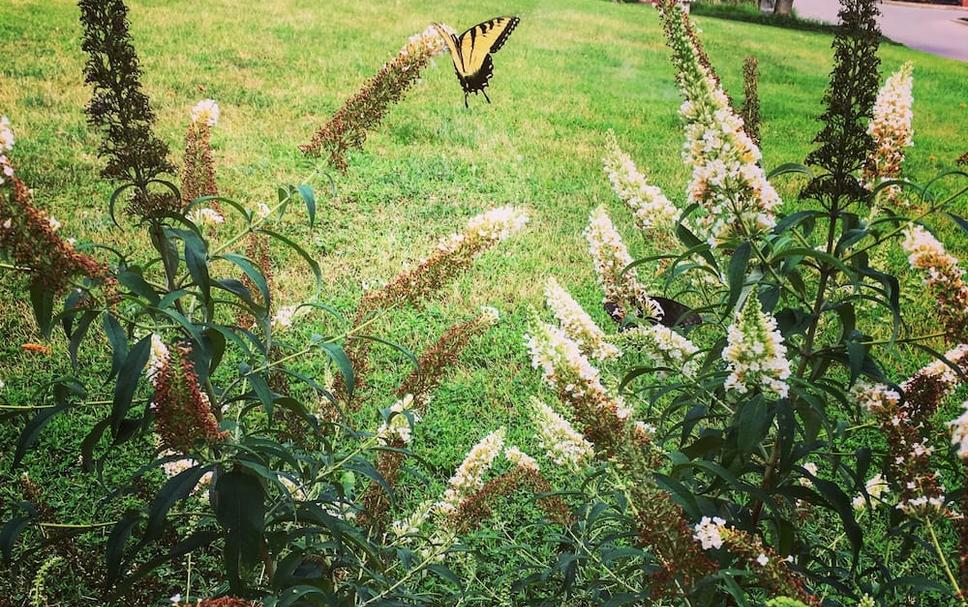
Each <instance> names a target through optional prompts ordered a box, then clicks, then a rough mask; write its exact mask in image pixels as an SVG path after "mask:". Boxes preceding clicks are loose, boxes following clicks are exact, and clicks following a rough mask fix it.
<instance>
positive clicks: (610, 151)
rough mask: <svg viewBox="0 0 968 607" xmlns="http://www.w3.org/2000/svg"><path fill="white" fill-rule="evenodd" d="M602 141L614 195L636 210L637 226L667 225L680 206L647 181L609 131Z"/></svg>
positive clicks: (658, 226) (633, 210)
mask: <svg viewBox="0 0 968 607" xmlns="http://www.w3.org/2000/svg"><path fill="white" fill-rule="evenodd" d="M605 145H606V153H605V158H604V159H603V161H602V163H603V165H604V168H605V174H606V175H607V176H608V181H609V183H611V184H612V190H613V191H614V192H615V194H616V196H618V197H619V199H621V200H622V202H624V203H625V204H626V205H627V206H628V207H629V209H631V210H632V213H633V214H635V221H636V223H637V224H638V226H639V227H640V228H641V229H643V230H647V229H649V228H658V229H662V230H668V229H670V228H671V227H672V226H673V225H674V224H675V222H676V219H677V218H678V217H679V209H677V208H676V206H675V205H674V204H672V203H671V202H669V199H668V198H666V196H665V194H663V193H662V190H661V189H660V188H658V187H656V186H654V185H649V183H648V181H647V180H646V178H645V176H644V175H642V174H641V173H640V172H639V170H638V168H637V167H636V166H635V162H634V161H633V160H632V157H631V156H629V155H628V154H626V153H625V152H624V151H623V150H622V148H621V147H619V145H618V141H617V140H616V139H615V134H614V133H613V132H612V131H609V132H608V134H607V135H606V143H605Z"/></svg>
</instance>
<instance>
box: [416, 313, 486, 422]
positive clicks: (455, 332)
mask: <svg viewBox="0 0 968 607" xmlns="http://www.w3.org/2000/svg"><path fill="white" fill-rule="evenodd" d="M499 319H500V314H499V313H498V311H497V310H496V309H495V308H492V307H489V306H485V307H483V308H481V313H480V315H479V316H478V317H477V318H475V319H473V320H469V321H467V322H462V323H458V324H455V325H453V326H451V327H450V328H449V329H447V330H446V331H445V332H444V333H443V334H442V335H441V336H440V338H439V339H438V340H437V342H436V343H435V344H434V345H433V346H431V347H430V348H427V349H426V350H425V351H424V352H423V353H422V354H421V355H420V360H419V361H418V365H417V367H416V368H415V369H414V370H413V371H411V372H410V374H409V375H408V376H407V377H406V379H404V380H403V382H402V383H401V384H400V387H399V388H398V389H397V396H400V397H401V398H402V397H404V396H406V395H407V394H410V395H412V396H413V400H414V404H415V410H417V411H423V410H424V409H426V407H427V404H428V403H429V401H430V395H431V393H432V392H433V391H434V390H435V389H436V388H437V386H439V385H440V382H441V381H442V380H443V378H444V376H445V374H446V372H447V370H448V369H449V368H450V367H452V366H453V365H454V364H455V363H456V362H457V360H458V357H459V356H460V354H461V352H463V351H464V348H466V347H467V345H468V344H469V343H470V341H471V340H472V339H473V338H475V337H476V336H478V335H482V334H483V333H484V332H485V331H487V330H488V329H490V328H491V327H493V326H494V325H496V324H497V323H498V321H499Z"/></svg>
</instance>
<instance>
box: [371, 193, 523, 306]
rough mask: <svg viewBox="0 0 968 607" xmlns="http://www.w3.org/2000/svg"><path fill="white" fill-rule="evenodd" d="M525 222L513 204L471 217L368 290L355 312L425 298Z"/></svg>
mask: <svg viewBox="0 0 968 607" xmlns="http://www.w3.org/2000/svg"><path fill="white" fill-rule="evenodd" d="M527 224H528V213H527V211H525V210H523V209H520V208H517V207H512V206H505V207H498V208H495V209H491V210H490V211H487V212H485V213H481V214H480V215H477V216H475V217H473V218H472V219H471V220H470V221H468V222H467V227H466V228H465V229H464V231H463V232H459V233H457V234H452V235H451V236H449V237H447V238H445V239H443V240H441V241H440V243H439V244H438V245H437V248H436V250H435V251H434V252H433V253H432V254H431V255H430V256H429V257H426V258H424V259H423V260H422V261H420V262H419V263H418V264H417V265H416V266H414V267H412V268H409V269H406V270H404V271H402V272H401V273H400V274H398V275H397V276H396V278H394V279H393V280H391V281H390V282H389V283H387V285H386V286H385V287H384V288H383V289H381V290H379V291H373V292H370V293H367V295H366V296H365V297H364V298H363V302H362V303H361V307H360V309H359V310H358V311H357V314H360V313H361V312H369V311H371V310H373V309H376V308H378V307H380V306H383V305H387V304H389V303H392V302H403V301H408V302H411V303H416V302H417V301H419V300H421V299H424V298H426V297H427V296H429V295H431V294H432V293H434V292H435V291H437V290H438V289H439V288H440V287H441V286H442V285H443V284H444V283H445V282H447V281H449V280H452V279H453V278H454V277H456V276H457V275H458V274H459V273H460V272H462V271H464V270H465V269H467V268H468V267H469V266H470V265H471V263H472V262H473V261H474V260H475V259H476V258H477V257H478V256H479V255H481V254H482V253H484V252H485V251H487V250H488V249H490V248H492V247H494V246H495V245H497V244H498V243H500V242H502V241H504V240H506V239H508V238H509V237H511V236H512V235H514V234H516V233H518V232H520V231H521V230H522V229H524V227H525V226H526V225H527Z"/></svg>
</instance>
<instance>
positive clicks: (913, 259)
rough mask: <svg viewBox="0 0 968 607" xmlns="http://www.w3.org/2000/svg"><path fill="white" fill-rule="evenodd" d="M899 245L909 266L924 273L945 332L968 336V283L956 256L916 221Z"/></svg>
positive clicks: (959, 339)
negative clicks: (936, 303)
mask: <svg viewBox="0 0 968 607" xmlns="http://www.w3.org/2000/svg"><path fill="white" fill-rule="evenodd" d="M901 246H902V247H903V249H904V252H906V253H907V254H908V262H909V263H910V264H911V268H912V269H915V270H920V271H922V272H924V273H925V277H924V282H925V284H926V285H927V286H928V288H929V289H930V290H931V291H932V292H933V293H934V296H935V297H936V298H937V302H938V307H937V314H938V319H939V320H940V321H941V324H942V325H944V327H945V328H946V329H947V331H948V334H949V335H950V336H951V337H952V338H953V339H956V340H958V341H966V340H968V284H966V283H965V280H964V274H965V272H964V270H962V269H961V267H960V266H959V265H958V259H957V258H956V257H954V256H953V255H951V254H949V253H948V252H947V251H946V250H945V248H944V245H943V244H941V242H940V241H938V239H937V238H935V237H934V236H933V235H932V234H931V233H930V232H928V231H927V230H926V229H924V228H923V227H921V226H917V225H914V226H911V227H909V228H908V229H907V230H906V231H905V233H904V241H903V242H902V244H901Z"/></svg>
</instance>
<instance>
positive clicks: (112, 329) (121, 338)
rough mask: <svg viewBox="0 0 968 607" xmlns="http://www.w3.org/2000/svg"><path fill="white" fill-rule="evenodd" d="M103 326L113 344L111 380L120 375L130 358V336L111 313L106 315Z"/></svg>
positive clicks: (102, 322)
mask: <svg viewBox="0 0 968 607" xmlns="http://www.w3.org/2000/svg"><path fill="white" fill-rule="evenodd" d="M101 326H103V327H104V333H105V335H107V336H108V342H109V343H110V344H111V374H110V375H109V376H108V377H109V379H110V378H111V377H114V376H115V375H117V374H118V371H120V370H121V365H122V364H124V359H125V358H126V357H127V356H128V336H127V335H126V334H125V332H124V329H122V328H121V323H119V322H118V319H117V318H115V317H114V314H111V313H110V312H105V313H104V318H103V319H102V320H101Z"/></svg>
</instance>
